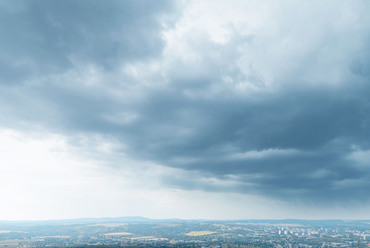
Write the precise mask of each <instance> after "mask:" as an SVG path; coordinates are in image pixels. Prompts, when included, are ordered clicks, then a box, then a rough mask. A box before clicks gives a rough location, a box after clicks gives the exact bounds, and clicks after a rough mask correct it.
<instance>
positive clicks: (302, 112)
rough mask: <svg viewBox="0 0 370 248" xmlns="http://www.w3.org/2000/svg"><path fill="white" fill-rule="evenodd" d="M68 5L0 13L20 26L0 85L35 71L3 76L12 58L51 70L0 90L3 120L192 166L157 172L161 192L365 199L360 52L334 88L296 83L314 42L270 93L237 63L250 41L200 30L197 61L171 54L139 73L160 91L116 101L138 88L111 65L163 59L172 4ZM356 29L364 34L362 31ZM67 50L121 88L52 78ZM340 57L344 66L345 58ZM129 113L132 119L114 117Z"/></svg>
mask: <svg viewBox="0 0 370 248" xmlns="http://www.w3.org/2000/svg"><path fill="white" fill-rule="evenodd" d="M75 3H76V2H68V1H67V2H60V3H54V2H38V1H34V2H27V4H26V3H25V5H24V6H23V7H22V8H20V10H17V11H15V13H14V12H12V13H7V14H6V15H5V16H6V18H5V19H6V20H9V21H10V20H15V19H17V21H16V23H14V24H13V27H16V29H19V30H24V33H23V34H22V32H11V31H10V30H7V31H6V32H2V34H3V35H4V33H9V37H8V38H7V39H8V41H7V43H6V45H5V46H6V47H7V48H8V50H9V51H11V52H9V56H8V57H6V56H5V57H4V56H3V59H2V61H3V63H4V64H5V65H6V66H7V67H6V66H5V67H3V70H4V71H6V73H4V74H2V75H3V78H4V79H3V82H5V81H7V80H8V81H7V83H8V84H12V83H13V82H24V81H25V78H26V77H29V76H30V75H31V74H33V73H35V72H34V71H32V72H26V71H24V70H20V72H21V73H16V71H12V68H13V69H14V67H12V64H14V63H11V61H15V60H17V59H20V58H21V57H27V58H30V59H31V60H32V61H33V63H35V67H36V72H37V69H38V70H40V72H42V73H44V72H45V73H48V74H51V76H50V77H48V78H46V79H45V78H44V79H42V80H41V79H40V81H41V82H40V83H39V84H24V85H22V86H18V87H16V88H14V87H7V86H2V89H3V90H4V91H3V92H6V93H1V95H2V103H3V106H6V108H5V107H3V108H2V109H1V120H2V121H3V122H2V123H3V125H8V126H12V127H14V126H16V125H18V124H19V122H23V123H26V124H27V125H35V126H36V125H40V126H42V128H44V129H46V130H53V131H54V132H63V133H64V134H66V135H72V136H73V134H76V133H82V134H85V135H89V134H95V133H98V134H102V135H105V136H106V137H107V138H112V139H115V140H117V141H119V142H121V143H122V144H125V145H126V146H127V148H126V150H125V152H126V153H127V154H128V155H129V156H131V157H133V158H136V159H138V160H149V161H154V162H156V163H159V164H161V165H164V166H168V167H174V168H180V169H182V170H184V171H186V172H191V175H192V178H188V177H186V176H182V175H175V176H174V177H166V178H163V183H164V184H165V185H167V186H168V185H170V186H171V187H181V188H184V189H202V190H206V191H232V192H240V193H253V194H262V195H268V196H270V197H277V198H279V199H290V200H298V201H300V200H302V201H306V200H307V201H316V200H317V201H320V203H322V204H323V203H330V202H343V201H342V200H341V199H343V197H346V199H349V200H351V201H352V200H353V201H357V200H358V201H362V200H366V201H368V200H370V198H369V196H367V195H366V194H365V192H367V191H368V190H369V189H370V188H369V183H368V181H369V180H368V179H369V178H370V166H362V167H359V166H357V165H356V163H358V162H356V161H354V160H350V159H348V156H350V154H352V153H353V152H355V151H357V150H362V151H367V150H370V144H369V140H370V139H369V138H370V137H369V136H370V133H369V124H370V117H369V114H368V113H370V104H369V100H370V94H369V92H370V86H369V84H370V82H369V73H368V69H367V65H368V61H369V58H370V56H369V54H367V53H362V54H348V59H347V60H345V68H346V73H345V74H344V75H345V76H344V77H343V78H342V79H341V80H340V82H339V83H338V85H325V84H324V85H320V84H317V82H308V83H307V82H306V81H305V80H310V79H311V77H308V79H307V78H306V79H305V80H303V79H302V78H301V77H299V75H307V74H308V72H311V73H313V74H314V73H315V70H316V68H317V66H316V65H311V64H310V63H312V62H314V61H315V59H311V58H317V57H319V55H320V49H314V50H313V51H312V52H311V53H312V54H311V55H310V56H311V57H310V58H306V59H302V60H301V61H299V65H296V66H295V69H292V71H291V73H290V74H289V73H285V74H284V75H283V76H282V77H280V78H278V79H276V80H277V82H276V83H277V85H279V87H277V88H276V89H275V90H271V91H269V90H267V88H268V86H267V84H266V85H265V82H264V78H263V75H261V74H260V73H259V72H258V71H257V69H254V67H253V63H252V64H251V65H250V68H251V69H250V70H249V73H245V72H243V71H242V70H241V69H240V67H239V66H238V63H240V61H241V53H240V50H241V49H243V48H244V47H248V45H250V44H253V42H257V41H258V39H256V40H255V39H254V36H253V35H247V36H245V35H244V36H243V35H240V34H238V33H234V34H233V35H232V37H231V39H230V41H229V42H228V43H226V44H216V43H215V42H212V41H210V39H209V37H206V36H202V34H198V35H197V36H196V37H195V38H194V41H192V42H194V43H192V45H193V46H195V47H197V49H198V51H199V54H198V55H199V56H200V59H199V61H198V62H197V63H196V64H192V63H190V64H189V63H187V62H184V61H183V60H181V59H180V58H170V62H171V65H170V66H168V68H167V69H166V70H167V71H164V72H163V71H162V73H163V74H165V75H164V76H163V75H155V76H152V77H150V78H149V79H147V80H149V81H150V80H152V81H151V82H149V83H150V84H151V85H156V84H158V85H159V86H158V87H148V86H145V85H144V86H140V87H139V86H138V87H139V90H137V91H139V92H140V94H141V97H138V98H137V99H134V100H132V99H129V98H127V99H126V98H125V96H129V95H130V94H131V93H132V94H139V93H137V92H136V90H132V89H131V88H130V87H128V85H130V84H133V85H135V84H139V83H138V82H136V81H135V78H132V77H130V76H127V75H126V76H123V75H122V74H119V73H118V71H119V70H118V69H117V68H118V67H119V66H122V64H123V63H125V62H132V63H134V62H137V61H140V62H142V63H145V62H146V61H147V59H148V58H152V59H157V60H158V61H159V62H161V60H163V59H168V58H163V57H161V56H160V55H161V54H162V52H163V48H164V46H165V44H164V41H163V40H162V39H161V36H160V31H161V28H162V27H161V25H160V22H159V21H158V15H159V14H160V13H162V12H163V11H170V10H171V9H170V7H169V5H170V4H168V3H167V4H166V3H165V2H163V4H158V3H156V4H153V3H148V2H147V3H146V4H144V3H143V2H137V1H135V2H130V1H126V2H110V4H108V5H106V4H104V3H105V2H100V1H92V2H91V1H88V2H84V1H78V2H77V4H75ZM144 5H145V6H144ZM71 6H73V8H72V10H71V12H70V9H71ZM163 6H167V7H163ZM3 11H4V10H3ZM122 13H123V14H122ZM15 17H17V18H15ZM18 17H19V18H18ZM99 17H100V18H99ZM7 18H8V19H7ZM48 18H49V19H48ZM67 27H68V28H67ZM2 28H3V29H5V28H9V25H5V24H3V25H2ZM366 31H368V33H370V29H367V30H366ZM21 35H23V36H24V38H23V39H22V38H21ZM364 37H365V38H364V40H365V39H366V35H364ZM11 41H15V42H14V43H12V42H11ZM272 42H273V41H272ZM26 43H27V44H26ZM322 45H323V46H324V45H327V44H326V42H325V44H322ZM316 46H319V45H317V44H316ZM354 46H355V45H354ZM360 48H361V47H360ZM362 48H363V50H365V51H367V50H368V47H367V46H364V47H362ZM333 51H334V52H341V51H336V50H333ZM351 51H352V50H351ZM344 52H345V51H344ZM70 55H73V56H76V57H77V60H78V61H79V63H80V62H82V64H83V63H86V64H91V63H92V64H96V65H98V66H101V67H103V69H102V71H103V73H108V74H109V73H111V74H115V73H117V74H119V76H117V77H112V78H111V80H116V81H117V82H118V83H117V85H115V86H114V87H116V88H117V90H120V91H123V92H124V93H125V94H126V95H125V96H123V97H122V96H119V95H118V96H117V95H112V94H111V93H109V89H113V90H114V89H115V88H114V87H113V85H114V84H113V83H112V82H105V81H104V80H106V79H103V82H99V83H100V84H102V85H103V86H102V85H100V86H99V87H87V86H86V87H83V86H81V85H78V83H76V85H75V86H73V82H74V81H73V80H75V79H73V78H69V80H71V81H72V83H70V82H68V84H67V83H66V84H63V81H62V82H61V81H58V80H57V79H56V78H58V76H59V74H58V73H61V74H62V73H63V72H66V71H68V70H69V69H70V68H73V65H72V64H71V61H70V58H69V57H68V56H70ZM325 56H334V54H326V55H325ZM10 57H12V59H10ZM171 59H172V60H171ZM281 63H283V62H281ZM340 63H341V66H343V65H342V63H343V61H340ZM80 66H81V65H80ZM333 66H334V67H335V65H333ZM10 67H11V68H10ZM82 67H83V66H82ZM30 68H31V67H30ZM53 68H54V69H55V70H54V69H53ZM14 70H15V69H14ZM312 70H313V71H312ZM107 71H109V72H107ZM317 73H322V72H321V71H318V72H317ZM157 74H160V73H159V72H157ZM22 76H23V77H24V78H22ZM312 76H315V75H312ZM225 77H229V78H231V79H232V80H233V81H236V82H239V81H247V82H249V83H250V84H252V85H254V86H255V87H259V88H260V89H261V90H260V91H256V92H255V93H250V92H246V93H245V92H244V93H243V92H238V90H234V89H232V90H231V89H230V88H233V87H234V85H231V86H230V85H229V86H228V85H225V83H224V78H225ZM107 78H108V79H109V77H107ZM312 78H314V77H312ZM36 79H37V78H36ZM36 79H35V80H36ZM166 80H167V83H166V85H165V86H162V85H161V83H163V82H162V81H166ZM310 83H311V84H310ZM324 83H325V82H324ZM131 91H132V92H131ZM130 113H131V114H134V115H135V116H137V118H133V119H132V120H130V121H127V122H126V121H123V120H122V121H120V118H124V116H125V114H127V115H128V114H130ZM107 117H110V118H107ZM112 119H115V120H117V121H112ZM17 123H18V124H17ZM23 128H24V126H23ZM271 151H274V152H271ZM289 151H293V152H289ZM248 152H250V153H249V154H253V153H254V154H257V155H254V156H249V155H248ZM235 154H239V155H240V154H241V155H240V156H239V157H238V156H236V155H235ZM243 154H247V155H244V156H243ZM185 175H188V174H185ZM202 178H206V179H207V178H208V179H211V178H215V179H217V180H216V181H213V182H212V180H203V179H202ZM223 182H224V183H223Z"/></svg>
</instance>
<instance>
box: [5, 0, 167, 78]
mask: <svg viewBox="0 0 370 248" xmlns="http://www.w3.org/2000/svg"><path fill="white" fill-rule="evenodd" d="M1 5H2V8H1V10H0V15H1V17H2V18H1V24H0V32H1V44H2V47H3V49H2V54H1V59H0V68H1V69H0V70H1V71H0V76H1V83H2V84H14V83H17V82H18V83H19V82H21V81H22V80H26V79H29V77H30V76H34V75H35V74H37V75H43V76H44V75H45V74H47V73H58V72H61V71H64V70H68V69H69V68H71V67H73V66H74V64H76V63H89V64H95V65H97V66H100V67H103V68H105V69H112V68H114V67H115V66H116V65H117V64H119V62H122V61H132V60H142V59H146V58H150V57H152V56H155V55H158V54H159V53H160V51H161V49H162V47H163V45H164V44H163V41H162V39H161V36H160V33H159V32H158V30H159V29H160V27H161V25H162V23H161V20H160V18H162V19H164V17H163V15H162V17H161V14H164V13H166V12H169V10H171V9H172V7H171V5H172V4H171V3H170V1H155V3H154V2H153V1H115V0H114V1H109V2H106V1H100V0H95V1H84V0H81V1H70V0H67V1H37V0H31V1H17V3H13V1H3V2H2V3H1Z"/></svg>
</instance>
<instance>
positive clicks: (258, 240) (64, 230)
mask: <svg viewBox="0 0 370 248" xmlns="http://www.w3.org/2000/svg"><path fill="white" fill-rule="evenodd" d="M0 247H1V248H3V247H7V248H13V247H14V248H15V247H24V248H26V247H30V248H31V247H80V248H85V247H91V248H94V247H117V248H118V247H200V248H206V247H213V248H216V247H219V248H221V247H222V248H226V247H245V248H247V247H248V248H252V247H271V248H272V247H277V248H285V247H286V248H298V247H306V248H309V247H311V248H315V247H317V248H318V247H370V220H363V221H360V220H356V221H355V220H354V221H343V220H294V219H290V220H289V219H288V220H181V219H163V220H161V219H149V218H144V217H123V218H96V219H71V220H54V221H23V222H22V221H1V222H0Z"/></svg>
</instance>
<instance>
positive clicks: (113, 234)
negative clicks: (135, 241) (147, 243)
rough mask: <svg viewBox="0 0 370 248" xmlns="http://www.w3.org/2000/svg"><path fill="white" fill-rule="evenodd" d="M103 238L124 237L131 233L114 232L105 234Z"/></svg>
mask: <svg viewBox="0 0 370 248" xmlns="http://www.w3.org/2000/svg"><path fill="white" fill-rule="evenodd" d="M104 235H105V236H126V235H132V233H128V232H115V233H106V234H104Z"/></svg>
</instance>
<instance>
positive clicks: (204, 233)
mask: <svg viewBox="0 0 370 248" xmlns="http://www.w3.org/2000/svg"><path fill="white" fill-rule="evenodd" d="M214 233H216V232H212V231H192V232H189V233H187V234H185V235H187V236H192V237H195V236H203V235H209V234H214Z"/></svg>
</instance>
